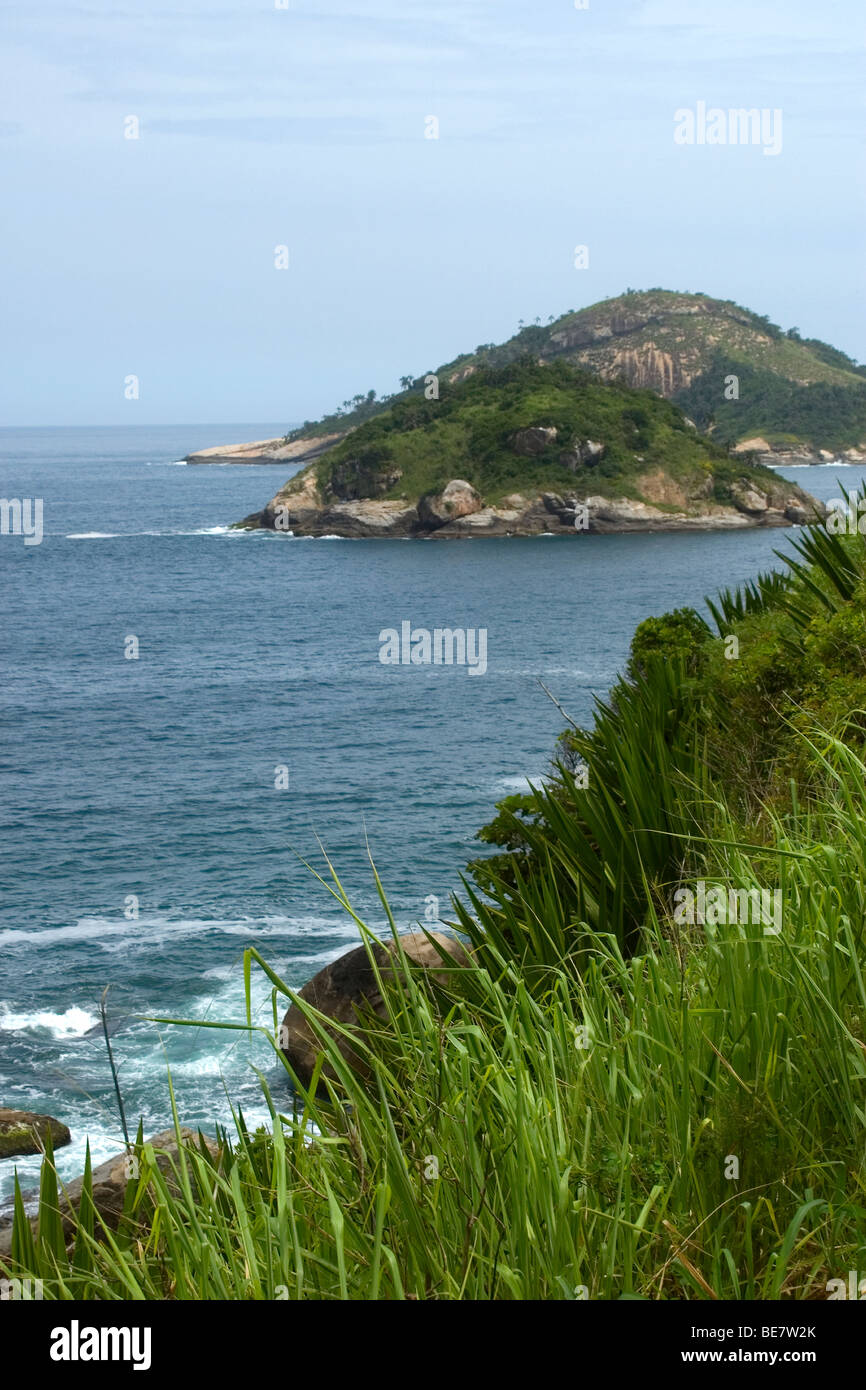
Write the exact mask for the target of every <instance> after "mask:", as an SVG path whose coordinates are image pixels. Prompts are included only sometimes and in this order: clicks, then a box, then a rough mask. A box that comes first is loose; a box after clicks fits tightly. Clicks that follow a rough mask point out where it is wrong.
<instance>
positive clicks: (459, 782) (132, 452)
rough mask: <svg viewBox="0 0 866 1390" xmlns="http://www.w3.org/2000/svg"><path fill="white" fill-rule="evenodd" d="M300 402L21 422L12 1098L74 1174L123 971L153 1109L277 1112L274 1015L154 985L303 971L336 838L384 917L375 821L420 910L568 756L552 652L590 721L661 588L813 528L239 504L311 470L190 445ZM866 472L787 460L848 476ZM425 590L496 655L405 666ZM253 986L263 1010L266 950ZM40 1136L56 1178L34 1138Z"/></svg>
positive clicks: (365, 894) (708, 585)
mask: <svg viewBox="0 0 866 1390" xmlns="http://www.w3.org/2000/svg"><path fill="white" fill-rule="evenodd" d="M281 429H282V426H279V425H275V424H273V423H270V424H261V423H259V424H242V425H237V426H225V425H215V426H171V427H161V428H143V427H139V428H124V429H93V430H86V429H67V430H64V429H6V430H2V431H0V496H3V497H6V498H10V497H19V498H24V497H32V498H36V497H41V498H43V499H44V528H45V534H44V539H43V541H42V543H41V544H40V545H31V546H25V545H24V543H23V539H22V538H21V537H14V536H3V537H0V574H2V585H3V608H2V613H3V633H2V670H3V679H2V695H0V698H2V722H3V738H2V748H0V819H2V841H0V843H2V865H0V952H2V962H3V974H2V981H0V1104H3V1105H10V1106H16V1107H20V1108H26V1109H35V1110H39V1111H47V1112H48V1113H51V1114H54V1115H56V1116H58V1117H59V1118H61V1119H63V1120H65V1121H66V1122H67V1123H68V1124H69V1125H70V1127H71V1129H72V1131H73V1144H72V1145H71V1146H69V1147H68V1148H66V1149H64V1150H62V1151H61V1152H60V1153H59V1155H58V1167H59V1170H60V1172H61V1175H62V1176H64V1177H71V1176H73V1175H74V1174H75V1173H77V1172H79V1171H80V1170H81V1167H82V1162H83V1146H84V1140H85V1136H87V1135H89V1136H90V1141H91V1148H92V1151H93V1153H94V1158H95V1159H101V1158H103V1157H105V1156H107V1155H108V1154H109V1153H112V1152H115V1151H116V1150H117V1148H118V1147H119V1142H120V1139H121V1134H120V1126H119V1120H118V1117H117V1115H116V1112H115V1109H114V1101H113V1091H112V1084H111V1077H110V1072H109V1069H108V1065H107V1059H106V1051H105V1044H104V1041H103V1039H102V1036H101V1033H100V1032H99V1031H98V1030H97V1031H96V1032H92V1031H91V1030H92V1029H94V1027H95V1025H96V1024H97V1022H98V1012H97V1010H98V1003H99V999H100V996H101V994H102V991H103V990H104V989H105V987H106V986H107V985H110V986H111V990H110V994H109V1013H110V1017H111V1019H112V1027H113V1029H114V1032H113V1046H114V1049H115V1054H116V1059H117V1062H118V1065H119V1068H120V1081H121V1087H122V1091H123V1095H124V1099H125V1104H126V1109H127V1114H128V1117H129V1120H130V1123H131V1125H133V1126H134V1125H136V1124H137V1122H138V1119H139V1117H141V1118H142V1120H143V1123H144V1127H145V1132H151V1131H153V1130H156V1129H161V1128H164V1127H165V1125H166V1124H167V1123H169V1121H170V1110H169V1099H168V1090H167V1084H166V1064H167V1063H168V1064H170V1067H171V1072H172V1076H173V1080H174V1085H175V1088H176V1092H177V1098H178V1106H179V1110H180V1114H181V1117H182V1118H183V1119H184V1120H185V1121H187V1122H188V1123H193V1124H196V1123H201V1124H202V1125H203V1126H205V1127H206V1128H212V1127H213V1125H214V1123H215V1122H217V1121H226V1120H227V1119H228V1118H229V1115H230V1106H231V1104H234V1105H241V1106H242V1107H243V1109H244V1111H245V1113H246V1115H247V1118H248V1119H256V1118H259V1117H262V1116H263V1115H264V1113H265V1111H264V1106H263V1103H262V1100H261V1095H260V1091H259V1086H258V1081H257V1078H256V1076H255V1073H254V1071H253V1067H262V1068H264V1069H265V1071H266V1072H267V1073H268V1074H269V1075H271V1076H272V1077H273V1079H274V1081H275V1083H276V1086H277V1094H278V1095H285V1086H284V1083H283V1081H282V1080H281V1075H280V1072H279V1070H278V1069H276V1068H274V1065H273V1060H272V1053H271V1052H270V1049H269V1047H268V1045H267V1043H266V1041H265V1040H264V1039H262V1038H258V1037H254V1038H253V1039H252V1040H250V1039H248V1038H247V1037H246V1035H245V1034H243V1033H241V1032H237V1033H231V1032H225V1031H221V1030H213V1029H208V1028H196V1029H186V1028H179V1027H175V1026H172V1025H165V1024H156V1023H153V1022H148V1021H146V1016H169V1017H183V1018H192V1019H201V1020H209V1021H216V1020H220V1021H223V1020H236V1021H242V1019H243V979H242V968H241V962H242V954H243V950H244V947H245V946H247V945H254V946H256V947H257V948H258V949H259V951H260V952H261V953H262V954H263V955H264V956H265V957H266V958H267V959H268V961H269V962H270V964H271V965H272V966H273V968H274V969H275V970H276V971H277V972H278V973H279V974H280V975H281V977H282V978H283V979H284V980H285V981H286V982H287V983H288V984H290V985H292V986H298V985H300V984H302V983H303V982H304V981H305V980H306V979H308V978H309V976H310V975H312V974H313V973H314V972H315V971H316V970H317V969H319V968H320V967H321V966H322V965H323V964H324V963H325V962H326V961H327V960H329V959H331V958H333V957H334V956H335V955H337V954H339V953H340V952H341V951H344V950H346V949H348V948H349V947H350V946H352V945H353V944H355V943H356V941H357V928H356V927H355V925H354V923H353V922H352V921H351V919H350V918H348V917H347V916H346V914H345V913H344V912H343V911H342V909H341V908H340V907H339V905H338V904H337V903H336V902H335V901H334V899H333V898H332V897H331V896H330V895H329V894H328V892H327V891H326V889H325V888H324V887H323V886H322V884H321V883H319V882H318V881H317V879H316V878H315V877H314V875H313V874H312V872H311V870H310V868H309V867H307V865H306V864H305V863H304V862H303V861H304V860H306V861H308V862H309V863H310V864H312V865H314V866H315V867H316V868H317V869H319V870H324V863H323V860H322V849H321V847H324V849H325V850H326V851H327V853H328V855H329V856H330V858H331V861H332V863H333V864H334V866H335V868H336V870H337V872H338V873H339V875H340V878H341V881H342V882H343V884H344V886H345V888H346V889H347V891H348V893H349V895H350V897H351V898H352V900H353V903H354V904H355V906H356V909H357V911H358V912H359V914H360V915H361V916H362V917H363V918H364V919H365V920H366V921H367V922H368V923H369V924H370V925H371V926H372V927H374V928H375V929H376V930H379V931H382V932H384V931H385V930H386V927H385V919H384V914H383V912H382V909H381V906H380V904H379V902H378V899H377V897H376V893H375V887H374V884H373V879H372V874H371V870H370V865H369V860H368V847H369V853H370V854H371V855H372V857H373V859H374V860H375V862H376V865H377V868H378V870H379V872H380V874H381V877H382V880H383V882H384V885H385V887H386V890H387V892H388V895H389V897H390V901H391V903H392V906H393V910H394V913H395V916H396V918H397V921H398V923H399V925H400V926H401V928H403V929H406V930H411V929H412V928H413V926H414V925H415V924H416V923H417V922H418V921H419V920H420V919H422V918H423V915H424V906H425V900H426V899H427V898H428V895H430V894H433V895H435V896H436V897H437V898H439V900H440V903H441V911H442V914H443V915H444V916H445V917H447V916H448V907H447V904H448V897H449V894H450V893H451V892H452V891H454V890H455V889H457V888H458V887H459V876H460V872H461V870H462V868H463V866H464V865H465V863H466V861H467V860H468V859H470V858H471V857H473V855H475V854H476V853H477V852H478V845H477V843H476V842H475V840H474V835H475V832H476V831H477V829H478V828H479V826H481V825H482V824H483V823H484V822H485V821H487V820H488V819H490V817H491V815H492V813H493V810H494V806H495V803H496V802H497V800H499V799H501V798H502V797H503V796H505V795H507V794H509V793H510V792H513V791H515V790H519V789H521V788H522V787H524V786H525V785H526V779H528V778H536V779H537V778H540V777H541V776H543V775H544V773H545V770H546V767H547V764H548V760H549V757H550V755H551V751H552V748H553V744H554V741H555V738H556V736H557V734H558V732H559V730H560V727H561V725H562V719H561V716H560V714H559V713H558V711H557V710H556V708H555V707H554V706H553V704H552V703H551V702H550V701H549V700H548V698H547V697H546V696H545V694H544V692H543V690H542V689H541V685H540V681H543V682H544V683H545V684H546V685H547V686H548V687H549V688H550V690H551V691H552V693H553V694H554V695H555V696H556V697H557V699H558V700H560V701H561V703H562V704H563V706H564V708H565V709H566V710H567V711H568V713H569V714H570V715H571V716H572V718H574V719H576V720H578V721H585V720H588V719H589V717H590V715H591V711H592V704H593V698H594V696H596V695H599V696H600V695H604V693H605V692H606V691H607V689H608V688H609V686H610V684H611V682H612V681H613V679H614V677H615V676H616V674H617V672H618V671H619V670H620V669H621V667H622V665H623V662H624V660H625V658H626V655H627V651H628V644H629V641H630V638H631V635H632V632H633V630H634V628H635V625H636V624H637V623H638V622H640V620H641V619H642V618H644V617H646V616H647V615H648V614H651V613H660V612H664V611H665V610H667V609H670V608H672V607H677V606H682V605H686V604H693V605H700V603H701V601H702V599H703V597H704V595H706V594H709V593H712V592H713V591H714V590H715V589H717V588H718V587H719V586H721V585H733V584H737V583H739V582H741V581H742V580H745V579H748V578H752V577H754V576H755V575H756V574H757V573H758V572H759V571H760V570H763V569H767V568H769V567H770V566H771V565H772V564H773V563H774V555H773V551H774V549H775V548H776V547H785V546H786V545H787V544H788V543H789V537H790V534H791V533H788V532H785V531H775V530H773V531H760V530H759V531H749V532H740V533H726V532H718V533H711V534H697V533H696V534H692V535H688V534H682V535H653V536H648V535H647V536H642V535H622V536H588V535H577V536H575V537H573V538H564V539H531V540H527V539H514V540H483V541H475V542H471V543H467V542H460V541H455V542H450V543H446V542H437V543H432V544H431V543H428V542H424V541H339V540H295V539H292V538H290V537H287V536H280V535H274V534H271V533H238V532H234V533H232V532H230V531H229V530H228V529H227V528H228V526H229V525H230V523H231V522H233V521H235V520H237V519H238V518H240V517H242V516H244V515H246V514H247V513H249V512H251V511H254V510H257V509H258V508H259V507H261V505H262V504H263V503H264V502H265V501H266V500H267V499H268V498H269V497H270V496H272V495H273V493H274V492H275V491H276V490H277V487H278V486H279V484H280V483H282V482H283V481H284V479H285V477H286V476H287V470H285V469H284V468H281V467H276V466H268V467H265V466H262V467H258V466H256V467H250V466H241V467H186V466H182V465H179V463H178V461H179V460H180V459H181V458H182V456H183V455H184V454H185V453H188V452H190V451H191V450H193V449H196V448H201V447H205V446H207V445H208V444H214V443H222V442H228V441H230V440H232V439H237V440H243V439H254V438H266V437H269V436H272V435H275V434H277V433H279V432H280V431H281ZM863 472H864V470H863V469H859V468H850V467H848V468H842V467H839V468H836V467H833V466H831V467H825V468H808V469H796V470H790V471H788V472H787V476H789V477H791V478H792V479H794V480H796V481H797V482H799V483H800V484H801V485H802V486H804V487H806V488H807V489H808V490H810V491H812V492H813V493H814V494H815V495H817V496H821V497H823V498H827V497H829V496H833V495H836V493H837V490H838V484H837V479H838V480H841V481H842V482H844V484H845V486H847V487H852V486H859V484H860V482H861V480H862V476H863ZM404 620H408V621H410V622H411V623H412V624H413V626H416V627H426V628H429V629H432V628H435V627H452V628H453V627H464V628H476V629H477V628H486V629H487V633H488V669H487V671H486V673H485V674H484V675H483V676H475V677H473V676H470V675H469V673H468V671H467V670H466V669H465V668H460V667H445V666H437V667H424V666H418V667H402V666H385V665H382V664H381V663H380V662H379V659H378V654H379V633H380V631H381V630H382V629H384V628H389V627H396V628H399V627H400V624H401V622H402V621H404ZM130 636H134V637H136V638H137V639H138V648H139V656H138V659H137V660H130V659H127V658H126V657H125V655H124V652H125V648H126V646H127V639H128V638H129V637H130ZM280 768H285V769H287V773H288V787H287V788H285V789H278V788H277V786H276V785H275V782H276V781H277V780H280V779H279V776H278V773H277V769H280ZM283 780H284V779H283ZM320 846H321V847H320ZM132 897H135V898H137V899H138V903H139V908H138V916H137V918H131V919H130V917H128V916H127V915H125V910H126V911H131V910H132V909H131V906H130V899H131V898H132ZM255 999H256V1008H257V1016H258V1017H259V1019H260V1021H261V1022H262V1024H263V1026H267V1025H268V1024H269V1022H270V1017H271V1004H270V987H269V986H268V985H267V982H266V981H265V980H264V979H263V978H259V979H258V980H257V983H256V989H255ZM281 1007H283V1005H282V1004H281ZM286 1102H287V1103H288V1097H287V1096H286ZM16 1162H17V1165H18V1168H19V1172H20V1173H21V1175H22V1179H23V1180H24V1181H25V1183H27V1182H31V1181H32V1178H33V1176H34V1175H35V1172H36V1170H37V1168H38V1162H37V1160H34V1159H19V1160H16ZM13 1167H14V1164H13V1161H11V1160H8V1161H6V1162H5V1163H0V1195H2V1194H3V1193H8V1191H9V1189H10V1187H11V1184H12V1173H13Z"/></svg>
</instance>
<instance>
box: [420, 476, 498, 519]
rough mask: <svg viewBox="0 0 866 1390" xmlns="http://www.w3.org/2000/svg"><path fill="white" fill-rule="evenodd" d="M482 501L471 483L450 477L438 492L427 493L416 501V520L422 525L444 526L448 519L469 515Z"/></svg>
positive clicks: (477, 509)
mask: <svg viewBox="0 0 866 1390" xmlns="http://www.w3.org/2000/svg"><path fill="white" fill-rule="evenodd" d="M481 507H482V502H481V498H480V497H479V495H478V493H477V492H476V491H475V489H474V487H473V486H472V484H471V483H467V482H464V481H463V479H462V478H452V479H451V482H450V483H447V484H446V485H445V487H444V488H443V489H442V491H441V492H439V493H434V494H432V495H431V494H430V493H427V494H425V496H423V497H422V498H421V499H420V501H419V503H418V520H419V521H420V522H421V524H422V525H424V526H430V527H437V526H445V525H446V524H447V523H448V522H449V521H458V520H459V519H460V518H461V517H464V516H471V515H472V514H473V512H478V511H480V510H481Z"/></svg>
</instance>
